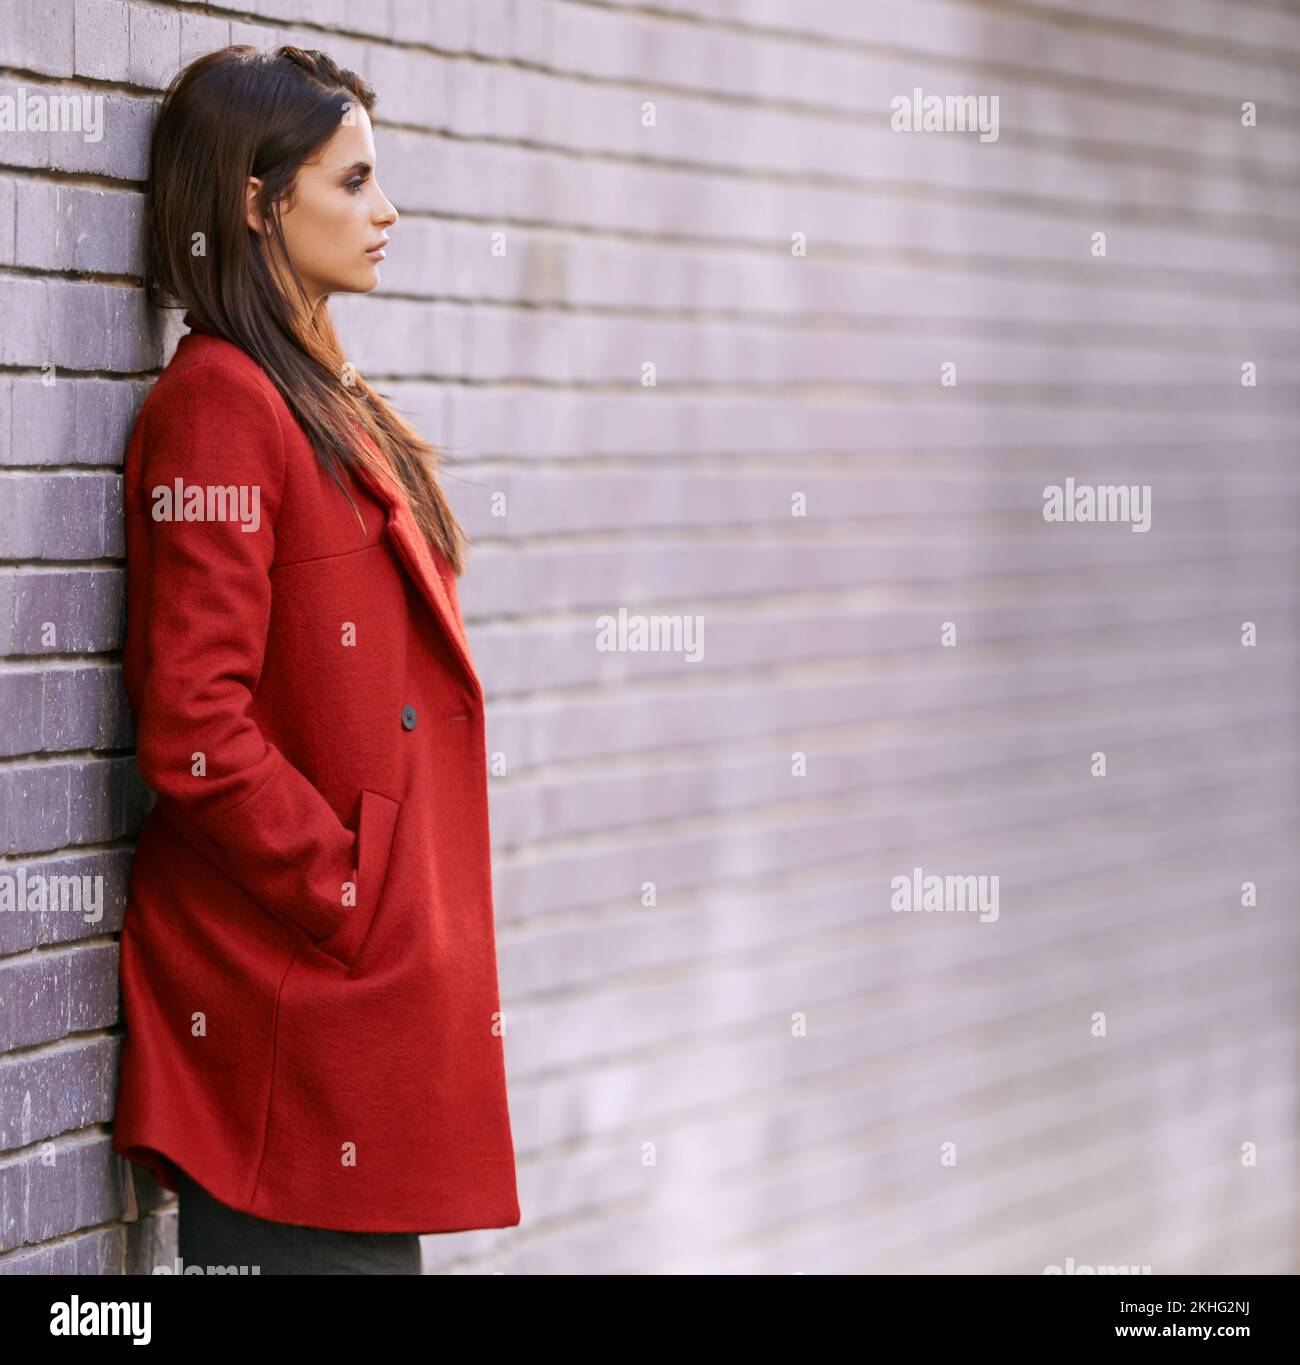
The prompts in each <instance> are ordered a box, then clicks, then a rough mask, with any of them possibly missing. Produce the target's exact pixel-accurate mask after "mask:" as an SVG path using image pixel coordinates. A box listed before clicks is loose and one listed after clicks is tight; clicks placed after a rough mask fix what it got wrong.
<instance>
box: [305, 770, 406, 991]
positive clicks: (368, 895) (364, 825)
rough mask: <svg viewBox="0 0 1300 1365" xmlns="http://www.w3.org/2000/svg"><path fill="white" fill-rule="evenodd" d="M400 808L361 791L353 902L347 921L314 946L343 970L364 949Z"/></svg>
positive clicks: (386, 798)
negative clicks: (341, 966) (354, 899)
mask: <svg viewBox="0 0 1300 1365" xmlns="http://www.w3.org/2000/svg"><path fill="white" fill-rule="evenodd" d="M401 809H402V803H401V802H400V801H394V800H393V798H392V797H391V796H385V795H384V794H383V793H382V792H376V791H371V790H370V789H369V788H368V787H366V788H363V789H362V792H361V819H360V824H359V825H358V827H357V903H356V904H355V905H354V906H352V907H351V908H350V909H349V910H348V917H347V919H345V920H344V921H343V923H342V924H341V925H340V926H339V927H338V928H337V929H336V930H335V931H334V932H333V933H332V934H330V935H329V936H328V937H327V938H323V939H321V940H319V942H318V943H317V945H316V946H317V947H318V948H320V949H321V951H322V952H326V953H328V954H329V955H330V956H331V957H333V958H336V959H337V960H338V961H339V962H341V963H342V964H343V965H344V966H345V967H348V968H350V967H351V966H352V965H353V963H354V962H356V960H357V958H358V957H360V956H361V950H362V948H364V947H365V946H366V939H367V937H368V936H369V934H370V927H371V925H372V924H373V923H374V919H375V911H376V910H377V909H378V908H379V898H380V895H381V894H382V892H383V889H384V883H385V881H386V880H387V878H388V862H389V855H390V854H391V852H392V848H393V835H394V833H395V832H396V829H397V817H398V815H399V813H400V812H401Z"/></svg>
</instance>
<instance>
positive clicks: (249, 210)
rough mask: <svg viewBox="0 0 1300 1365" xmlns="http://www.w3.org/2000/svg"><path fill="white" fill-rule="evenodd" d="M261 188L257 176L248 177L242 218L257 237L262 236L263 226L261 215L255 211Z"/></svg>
mask: <svg viewBox="0 0 1300 1365" xmlns="http://www.w3.org/2000/svg"><path fill="white" fill-rule="evenodd" d="M261 188H262V182H261V181H260V180H259V179H258V178H257V176H255V175H250V176H249V177H248V188H247V191H246V197H245V200H244V216H245V217H246V218H247V220H248V226H249V227H250V228H252V230H253V231H254V232H255V233H257V235H258V236H259V237H260V236H261V235H262V226H263V224H262V215H261V214H260V213H259V212H258V209H257V195H258V191H260V190H261Z"/></svg>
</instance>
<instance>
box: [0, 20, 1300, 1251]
mask: <svg viewBox="0 0 1300 1365" xmlns="http://www.w3.org/2000/svg"><path fill="white" fill-rule="evenodd" d="M228 41H241V42H253V43H257V44H264V45H272V44H275V43H278V42H282V41H293V42H297V43H299V44H300V45H303V46H320V47H325V48H326V49H327V50H329V51H330V52H331V53H332V54H333V55H334V56H336V57H337V58H338V59H339V60H341V61H343V62H345V63H347V64H349V65H352V66H355V67H356V68H358V69H359V70H361V71H362V72H364V73H365V74H366V75H367V76H368V77H369V78H370V79H371V80H372V81H373V82H374V83H375V84H376V85H377V87H378V89H379V93H380V100H381V103H380V107H379V110H378V114H379V118H378V122H377V143H378V150H379V157H380V166H379V174H380V179H381V181H382V183H383V184H384V186H385V189H386V191H387V192H388V193H389V195H390V196H391V197H392V198H393V199H394V201H395V202H396V203H397V205H398V208H399V209H400V211H401V213H402V221H401V222H400V223H399V225H398V226H397V228H396V229H395V232H394V249H393V250H392V251H391V253H390V258H389V260H388V262H387V264H386V266H385V276H384V283H383V285H382V286H381V289H380V290H379V291H378V292H377V293H376V294H375V295H374V296H371V297H368V298H364V299H339V300H336V301H335V305H334V307H335V313H336V317H337V318H338V320H339V323H340V326H341V328H342V331H343V334H344V336H345V337H346V338H347V339H348V342H349V344H350V347H351V350H352V353H353V356H354V358H355V360H356V361H357V363H358V364H359V365H360V366H361V368H362V369H363V370H364V371H365V372H366V374H367V375H368V376H370V377H371V378H374V379H377V380H379V381H380V386H381V388H383V389H384V390H385V391H386V392H388V393H389V394H390V395H392V396H393V397H394V398H396V399H397V401H398V402H399V404H400V405H401V406H402V407H403V408H404V410H406V411H407V412H408V414H410V415H411V416H412V417H413V419H414V420H416V422H417V424H418V425H419V426H420V427H421V429H422V430H423V431H424V432H425V434H426V435H428V436H429V437H430V438H431V439H432V440H434V441H435V442H437V443H438V444H439V445H440V446H442V447H443V448H444V449H445V450H447V451H448V452H449V453H450V454H451V456H452V457H453V459H454V463H453V466H452V467H451V469H450V470H449V476H448V481H447V486H448V490H449V493H450V494H451V496H452V498H453V501H454V502H455V505H456V507H457V511H458V513H459V514H460V515H461V516H462V518H463V519H464V520H465V522H466V524H467V526H468V528H469V530H470V531H471V534H472V535H473V536H474V537H475V542H476V543H475V547H474V550H473V552H472V556H471V565H470V571H469V573H468V575H467V577H466V578H465V579H464V580H463V583H462V588H461V598H462V603H463V606H464V608H465V612H466V616H467V618H468V620H469V624H470V633H471V640H472V645H473V648H474V653H475V657H476V660H477V662H478V666H479V671H480V674H481V675H482V677H483V678H484V681H485V685H486V687H487V689H488V692H489V698H490V701H491V709H490V716H489V748H490V749H491V750H492V751H493V752H494V753H495V754H496V755H498V756H499V763H498V767H499V771H497V772H496V773H495V774H494V777H493V783H492V791H493V805H492V820H493V842H494V850H495V879H496V894H497V910H498V921H499V933H500V948H501V960H502V973H503V982H502V984H503V992H504V997H505V1008H506V1011H507V1019H508V1037H507V1056H508V1063H509V1069H510V1082H511V1106H512V1114H513V1116H514V1121H515V1130H516V1139H517V1142H518V1146H519V1154H520V1172H521V1193H522V1198H523V1207H524V1228H523V1229H521V1230H520V1231H518V1232H506V1233H501V1234H496V1233H486V1232H485V1233H476V1234H471V1235H468V1236H463V1237H456V1238H430V1239H427V1241H426V1253H425V1254H426V1267H427V1268H428V1269H429V1270H439V1269H444V1268H450V1267H452V1266H455V1267H458V1268H492V1269H501V1270H506V1271H511V1272H518V1273H527V1272H554V1271H576V1272H599V1271H663V1270H691V1271H695V1270H699V1271H731V1272H735V1271H740V1272H744V1271H776V1272H790V1271H802V1272H810V1273H811V1272H821V1271H885V1270H907V1271H917V1270H919V1271H931V1272H942V1271H961V1272H970V1271H976V1272H1000V1271H1007V1272H1013V1273H1014V1272H1023V1273H1030V1274H1038V1273H1042V1271H1043V1270H1044V1268H1045V1267H1047V1266H1050V1265H1065V1264H1066V1262H1067V1260H1068V1259H1070V1258H1073V1261H1074V1262H1075V1263H1085V1264H1091V1265H1098V1264H1102V1265H1104V1264H1125V1265H1128V1264H1136V1265H1150V1266H1151V1269H1152V1271H1153V1273H1157V1274H1159V1273H1162V1272H1173V1271H1184V1270H1192V1271H1211V1272H1229V1271H1238V1272H1290V1273H1294V1272H1295V1271H1296V1270H1297V1269H1298V1268H1300V1255H1298V1247H1297V1240H1298V1239H1297V1208H1298V1202H1300V1201H1298V1198H1297V1194H1298V1192H1297V1175H1296V1173H1297V1170H1298V1169H1300V1165H1298V1164H1297V1161H1296V1134H1295V1122H1294V1115H1295V1110H1296V1104H1297V1076H1298V1075H1300V1071H1298V1069H1297V1061H1298V1057H1297V1047H1296V1028H1295V1020H1296V1006H1297V1000H1296V979H1295V978H1296V968H1297V946H1298V945H1297V937H1298V934H1297V922H1296V916H1295V908H1296V863H1297V841H1296V838H1295V834H1296V804H1297V796H1298V794H1300V793H1298V791H1297V775H1298V773H1300V755H1298V753H1297V741H1298V738H1300V737H1298V735H1297V725H1296V720H1297V681H1298V679H1297V658H1296V625H1297V610H1296V608H1297V600H1296V584H1297V572H1296V571H1297V559H1298V552H1300V535H1298V532H1297V517H1296V512H1297V464H1296V459H1295V455H1296V417H1297V399H1296V378H1297V372H1298V371H1300V345H1298V343H1297V321H1300V287H1298V285H1297V270H1296V267H1297V259H1298V253H1297V246H1298V245H1300V242H1298V233H1297V227H1296V224H1297V222H1300V214H1298V213H1297V208H1298V207H1300V178H1298V177H1297V172H1296V166H1297V164H1298V163H1300V155H1298V153H1300V11H1298V9H1297V6H1296V5H1295V4H1294V3H1291V2H1290V0H1286V2H1285V3H1284V2H1283V0H1275V2H1274V3H1268V0H1239V2H1236V3H1228V0H1182V2H1181V3H1177V4H1175V3H1172V0H1162V2H1161V3H1155V2H1154V0H1153V2H1152V3H1148V4H1145V5H1143V6H1141V7H1140V8H1139V9H1137V10H1135V8H1134V7H1133V6H1132V5H1130V4H1127V3H1125V0H1023V2H1022V3H1018V4H1015V5H1010V4H1008V5H1000V4H982V3H975V0H909V3H906V4H904V3H901V0H873V3H872V4H870V5H865V4H859V3H853V2H852V0H799V2H798V3H796V2H795V0H747V2H746V3H745V4H736V3H735V2H734V0H662V2H661V3H660V4H658V5H656V6H655V7H654V9H653V11H650V10H648V9H647V8H645V7H643V6H640V5H632V4H625V3H616V2H615V0H592V2H591V3H578V2H577V0H473V3H470V2H469V0H459V2H457V0H442V2H440V3H438V4H437V5H430V4H424V3H418V2H417V0H389V2H388V3H375V4H365V5H362V4H345V3H344V2H343V0H316V2H315V3H313V0H257V2H256V3H254V0H246V3H245V4H243V5H242V6H241V7H240V8H239V9H238V10H233V9H229V8H227V7H224V6H222V5H203V6H198V5H189V4H182V3H168V2H162V3H144V2H143V0H131V3H127V2H126V0H76V3H72V2H71V0H66V2H65V3H59V2H58V0H17V3H15V4H12V5H10V6H9V7H7V10H6V16H5V22H4V23H3V24H0V97H3V96H4V95H6V94H13V93H15V92H16V91H17V90H18V89H19V88H26V89H28V90H37V91H40V92H43V93H54V92H77V93H86V94H93V95H102V96H103V97H104V120H105V125H104V126H105V135H104V136H103V138H102V139H101V140H100V141H98V142H88V141H86V140H85V139H84V138H82V137H80V136H77V135H73V134H69V135H49V134H36V133H19V132H14V131H9V132H0V318H2V319H3V326H2V328H0V537H2V539H0V654H2V655H3V656H4V659H5V662H4V665H3V668H2V669H0V715H2V717H3V726H2V728H0V808H2V814H0V819H2V820H3V840H4V842H3V847H2V848H0V858H2V859H3V862H2V864H0V871H3V873H4V874H6V875H11V876H12V875H14V874H16V872H17V870H18V869H19V868H21V867H24V866H25V867H26V868H28V869H29V870H30V871H42V872H55V871H58V872H74V871H75V872H91V873H95V874H102V876H103V878H104V881H105V884H106V886H107V887H108V888H109V890H108V894H107V897H106V903H105V906H104V915H103V918H102V920H100V921H99V922H96V923H85V922H83V921H82V920H80V919H76V920H70V917H60V916H43V917H38V916H35V915H29V914H3V915H0V1273H3V1272H17V1273H21V1272H25V1271H45V1270H73V1269H76V1270H81V1271H98V1272H104V1273H118V1272H122V1271H128V1272H130V1271H136V1272H139V1271H147V1269H148V1267H149V1266H150V1265H151V1264H153V1263H154V1262H155V1261H156V1260H161V1259H165V1258H169V1257H170V1255H171V1254H172V1251H171V1250H170V1248H171V1246H172V1239H173V1238H174V1228H173V1226H172V1224H173V1218H174V1215H173V1213H172V1211H171V1210H172V1206H171V1204H170V1202H169V1201H167V1200H165V1199H163V1198H162V1193H163V1192H161V1191H159V1190H157V1188H156V1187H153V1186H147V1185H146V1184H145V1182H143V1181H140V1182H137V1183H138V1189H137V1190H136V1193H137V1194H138V1201H139V1213H140V1215H141V1216H140V1217H139V1218H138V1219H132V1220H127V1221H123V1218H122V1215H123V1212H124V1198H125V1196H126V1194H127V1191H126V1190H125V1189H124V1187H123V1184H122V1182H121V1180H120V1178H119V1170H118V1163H117V1162H116V1161H115V1159H114V1158H113V1157H112V1155H111V1152H110V1148H109V1142H110V1133H111V1127H110V1125H111V1118H112V1107H113V1092H114V1084H115V1071H116V1047H117V1041H118V1038H119V1034H120V1013H119V1002H118V997H117V984H116V940H115V933H116V930H117V929H118V927H119V926H120V923H121V915H122V911H123V898H124V889H125V885H126V876H127V872H128V868H129V858H130V852H131V848H132V845H133V842H134V838H135V834H136V832H137V831H138V829H139V823H140V819H141V816H142V810H143V804H144V796H145V793H144V790H143V788H142V787H141V785H140V782H139V779H138V776H137V775H136V774H135V772H134V767H133V763H132V760H131V750H132V733H131V722H130V716H129V713H128V710H127V708H126V705H125V701H124V697H123V693H122V688H121V681H120V675H119V670H118V653H117V651H118V648H119V645H120V641H121V630H122V595H121V590H122V582H121V573H122V528H121V519H120V508H119V483H118V475H119V470H120V462H121V457H122V450H123V445H124V441H125V437H126V433H127V431H128V430H129V427H130V423H131V420H132V418H133V415H134V413H135V411H136V409H137V407H138V404H139V402H140V401H141V399H142V398H143V395H144V393H145V392H146V391H147V389H148V386H149V383H150V381H151V379H152V378H153V376H154V375H155V374H156V373H157V371H158V369H159V368H160V367H161V365H162V364H164V363H165V361H166V359H167V357H168V355H169V354H170V349H171V347H172V345H173V344H174V340H175V335H176V327H175V324H174V322H173V323H172V324H170V325H168V326H161V325H160V324H159V321H158V320H157V319H153V318H150V317H149V316H148V314H147V310H146V309H145V307H144V305H143V303H142V301H141V297H140V293H139V288H138V284H139V275H140V268H141V261H140V235H139V233H140V222H141V200H140V189H141V179H142V177H143V175H144V168H145V165H146V151H147V142H148V131H149V126H150V118H151V111H152V107H153V104H154V102H155V100H156V98H157V94H158V91H159V89H160V88H161V87H162V86H163V85H164V84H165V83H166V81H167V79H168V78H169V77H170V75H171V73H172V72H173V71H174V70H175V69H176V67H177V66H178V65H179V64H180V63H182V62H184V61H186V60H189V59H190V58H191V57H193V56H195V55H197V54H199V53H201V52H203V51H206V50H209V49H210V48H213V47H216V46H220V45H223V44H225V43H226V42H228ZM918 87H919V88H921V89H922V90H923V91H924V92H925V93H927V94H940V95H950V94H985V95H994V94H996V95H997V96H998V98H999V102H1000V135H999V138H998V140H997V141H996V142H993V141H990V142H980V141H978V140H977V139H975V138H974V137H972V136H968V135H960V134H952V133H905V132H895V131H892V130H891V127H890V108H891V100H893V99H894V97H895V96H899V95H904V96H906V95H910V94H911V92H912V91H913V90H914V89H916V88H918ZM1243 101H1252V102H1254V103H1255V104H1256V105H1257V108H1258V119H1257V126H1254V127H1246V126H1243V123H1242V113H1241V110H1242V103H1243ZM647 102H650V104H652V106H653V112H654V119H653V122H652V123H650V124H648V123H647V121H646V119H645V117H644V111H645V107H646V104H647ZM1096 233H1104V234H1105V239H1106V253H1105V255H1104V256H1098V255H1096V254H1094V248H1093V241H1094V234H1096ZM793 243H801V244H803V245H804V247H805V248H806V250H805V251H804V252H802V253H801V254H800V253H798V252H797V248H795V247H793V246H792V244H793ZM502 247H504V252H502ZM1247 363H1250V364H1254V365H1255V366H1257V369H1258V379H1257V383H1256V384H1255V385H1254V386H1253V387H1245V386H1243V383H1242V378H1241V375H1242V366H1243V365H1245V364H1247ZM647 364H652V365H653V366H654V367H655V378H656V382H655V384H654V386H653V387H648V386H646V385H645V384H644V383H643V375H644V373H645V371H644V367H645V366H646V365H647ZM945 366H952V367H955V375H956V381H957V382H956V384H955V385H953V384H945V383H944V382H943V375H944V367H945ZM953 372H954V371H949V373H953ZM51 379H52V380H53V382H52V383H51V382H50V380H51ZM1067 478H1073V479H1075V480H1076V481H1078V482H1079V483H1094V484H1135V485H1150V487H1151V490H1152V493H1151V497H1152V524H1151V529H1150V530H1149V531H1148V532H1146V533H1142V534H1134V533H1133V532H1132V529H1131V528H1130V527H1129V526H1127V525H1123V524H1120V525H1116V524H1091V525H1090V524H1064V525H1063V524H1055V523H1048V522H1045V520H1044V518H1043V516H1042V507H1043V496H1044V489H1045V487H1046V486H1047V485H1049V484H1060V483H1064V481H1065V480H1066V479H1067ZM797 495H803V497H804V498H805V499H806V515H805V516H796V515H792V507H793V506H794V503H795V500H796V497H797ZM503 512H504V515H502V513H503ZM620 608H626V609H627V610H628V611H629V612H633V613H681V614H683V615H685V616H688V617H699V618H702V620H703V621H704V623H705V627H706V629H705V653H704V657H703V659H702V660H701V661H699V662H698V663H688V662H686V661H684V660H683V658H682V657H681V655H680V654H673V653H669V652H657V653H654V652H651V653H636V652H616V653H609V652H602V651H600V650H598V649H597V648H596V645H595V638H596V621H597V617H598V616H600V615H602V614H604V613H611V614H617V613H618V611H619V609H620ZM1248 621H1249V622H1254V623H1255V625H1256V628H1257V632H1258V637H1257V643H1256V644H1254V645H1252V646H1249V647H1245V646H1243V644H1242V623H1243V622H1248ZM945 623H951V626H952V631H953V632H955V643H951V642H950V643H945V636H944V633H943V632H944V627H945ZM948 639H949V641H951V640H952V635H951V634H950V635H949V637H948ZM1098 752H1102V753H1104V754H1105V755H1106V760H1107V767H1106V775H1105V776H1096V775H1094V773H1093V767H1094V759H1093V755H1094V754H1096V753H1098ZM914 866H920V867H922V868H924V870H925V871H926V872H933V873H938V874H940V875H967V874H969V875H986V876H997V877H998V878H999V886H1000V908H999V916H998V919H997V920H996V922H988V923H980V922H979V921H978V920H977V919H976V918H975V917H974V916H970V915H966V914H943V913H935V914H906V913H903V914H900V913H895V912H894V911H893V910H891V908H890V896H891V890H890V887H891V879H892V878H893V877H895V876H896V875H900V874H910V872H911V869H912V868H913V867H914ZM1244 882H1252V883H1254V884H1255V885H1256V886H1257V888H1258V891H1257V901H1258V903H1257V904H1256V905H1254V906H1243V905H1242V899H1243V896H1242V884H1243V883H1244ZM647 883H652V884H653V886H654V890H655V896H654V904H653V905H650V906H647V905H645V904H643V901H644V899H646V898H645V896H644V895H643V888H644V887H645V885H646V884H647ZM59 919H62V920H64V921H65V922H60V923H56V922H54V921H56V920H59ZM1102 1015H1104V1018H1105V1031H1104V1034H1102V1032H1101V1030H1100V1028H1099V1026H1098V1024H1097V1022H1096V1020H1097V1018H1098V1016H1102ZM949 1144H951V1145H949ZM1243 1152H1246V1153H1248V1156H1246V1157H1243ZM952 1153H955V1162H954V1160H953V1159H952Z"/></svg>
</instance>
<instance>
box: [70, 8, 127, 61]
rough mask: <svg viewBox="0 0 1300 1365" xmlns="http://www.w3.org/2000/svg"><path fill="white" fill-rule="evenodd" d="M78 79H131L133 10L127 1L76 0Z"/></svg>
mask: <svg viewBox="0 0 1300 1365" xmlns="http://www.w3.org/2000/svg"><path fill="white" fill-rule="evenodd" d="M74 14H75V37H76V61H75V69H76V74H77V75H78V76H88V77H90V78H92V79H93V80H99V81H127V80H130V78H131V19H130V16H131V7H130V6H129V5H128V4H126V3H125V0H76V8H75V11H74Z"/></svg>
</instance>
